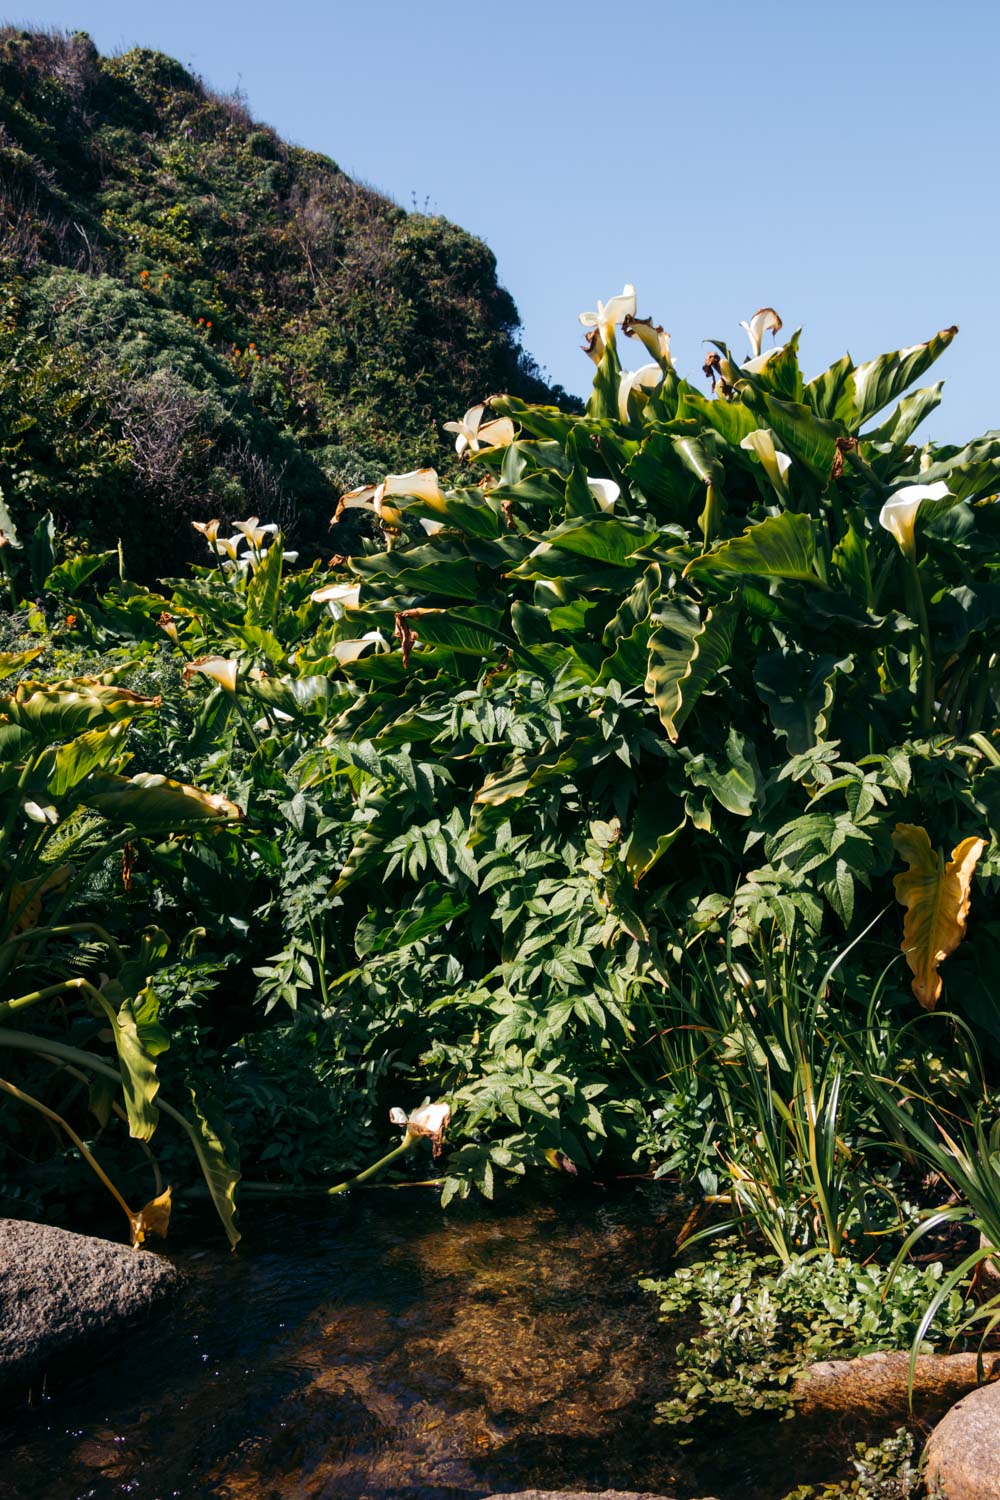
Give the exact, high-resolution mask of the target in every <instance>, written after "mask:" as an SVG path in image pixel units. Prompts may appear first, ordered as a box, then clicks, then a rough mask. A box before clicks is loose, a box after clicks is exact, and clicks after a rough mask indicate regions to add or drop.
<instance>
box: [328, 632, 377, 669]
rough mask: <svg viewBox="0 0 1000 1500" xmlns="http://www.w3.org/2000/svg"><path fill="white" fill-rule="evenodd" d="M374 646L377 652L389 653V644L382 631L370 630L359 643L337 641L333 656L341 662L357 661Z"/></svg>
mask: <svg viewBox="0 0 1000 1500" xmlns="http://www.w3.org/2000/svg"><path fill="white" fill-rule="evenodd" d="M371 645H374V646H375V649H376V651H388V649H389V642H388V641H387V640H386V638H385V636H384V635H383V634H382V632H381V630H369V631H368V632H367V633H366V634H365V635H363V636H362V637H361V639H360V640H358V641H337V642H336V643H335V645H334V647H333V654H334V656H335V657H336V658H337V660H338V661H339V662H349V661H357V659H358V657H359V656H361V655H362V654H363V653H364V652H365V651H367V650H368V647H369V646H371Z"/></svg>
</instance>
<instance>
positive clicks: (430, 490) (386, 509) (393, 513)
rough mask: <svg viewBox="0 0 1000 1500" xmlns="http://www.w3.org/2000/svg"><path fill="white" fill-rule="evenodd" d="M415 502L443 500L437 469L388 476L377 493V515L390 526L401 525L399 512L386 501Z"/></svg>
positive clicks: (413, 470)
mask: <svg viewBox="0 0 1000 1500" xmlns="http://www.w3.org/2000/svg"><path fill="white" fill-rule="evenodd" d="M397 495H398V496H401V497H402V496H406V497H407V498H408V499H413V500H439V501H440V500H443V499H444V496H443V495H442V493H441V487H440V485H439V484H438V477H437V470H436V469H411V470H410V471H409V473H408V474H387V475H386V476H385V478H384V479H383V481H382V483H381V484H380V485H379V486H378V488H377V489H376V491H375V498H374V502H373V503H374V506H375V514H376V515H377V516H378V518H379V520H381V521H384V522H385V523H386V525H388V526H397V525H398V524H399V511H398V510H397V509H396V507H395V506H394V505H387V504H386V501H387V500H390V499H392V498H393V497H395V496H397Z"/></svg>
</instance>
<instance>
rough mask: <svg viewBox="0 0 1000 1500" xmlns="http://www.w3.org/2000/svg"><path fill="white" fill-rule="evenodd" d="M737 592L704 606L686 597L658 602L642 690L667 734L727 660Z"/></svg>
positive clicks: (674, 734)
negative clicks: (705, 607)
mask: <svg viewBox="0 0 1000 1500" xmlns="http://www.w3.org/2000/svg"><path fill="white" fill-rule="evenodd" d="M739 612H740V607H739V600H738V598H736V597H735V596H734V597H733V598H731V599H725V600H723V601H722V602H721V603H720V604H717V605H715V606H713V607H712V608H711V609H709V610H706V611H705V613H704V616H702V613H701V611H700V610H699V609H698V607H697V605H695V604H694V603H692V602H691V601H690V600H687V599H674V600H671V601H670V602H669V603H666V604H661V605H660V607H659V608H658V609H657V612H656V617H655V620H656V628H655V630H654V631H653V634H652V635H651V636H650V639H649V665H648V669H647V673H646V692H647V693H648V694H649V696H650V698H651V699H652V700H653V703H654V705H655V707H656V711H657V713H658V714H659V716H660V722H661V724H662V725H663V727H664V729H665V730H666V731H667V734H668V735H669V737H670V739H672V740H674V741H676V740H677V738H678V736H679V734H680V729H681V725H682V724H683V723H684V720H685V719H686V718H687V717H688V715H689V714H690V712H691V710H692V709H693V708H694V705H695V704H696V703H697V701H698V699H699V697H700V696H701V694H702V693H703V692H704V691H705V689H706V688H707V687H708V686H709V685H710V683H711V682H712V680H713V678H714V677H715V676H716V674H717V673H718V672H719V671H720V669H721V668H722V667H724V666H725V664H726V662H727V661H728V660H729V656H730V653H731V651H732V646H733V635H734V632H735V630H736V622H737V620H738V618H739Z"/></svg>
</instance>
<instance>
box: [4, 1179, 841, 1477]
mask: <svg viewBox="0 0 1000 1500" xmlns="http://www.w3.org/2000/svg"><path fill="white" fill-rule="evenodd" d="M679 1215H680V1217H681V1218H682V1217H683V1210H679ZM677 1221H678V1213H677V1212H675V1207H674V1203H673V1200H672V1199H671V1197H670V1194H669V1191H668V1190H667V1189H665V1188H662V1187H658V1186H656V1185H646V1186H643V1187H642V1188H638V1189H634V1190H631V1191H629V1192H627V1193H621V1194H615V1195H607V1194H598V1193H597V1192H596V1191H587V1190H585V1189H579V1190H576V1191H574V1194H573V1197H572V1198H570V1199H568V1200H567V1199H566V1198H564V1197H559V1198H556V1197H553V1198H550V1199H547V1200H544V1201H533V1202H531V1203H527V1202H525V1201H524V1200H523V1199H513V1200H508V1201H507V1202H506V1203H505V1204H503V1205H500V1206H498V1207H494V1208H488V1209H485V1208H481V1207H470V1206H460V1207H458V1208H457V1209H456V1208H455V1207H454V1206H453V1207H452V1208H450V1209H449V1210H448V1211H447V1212H445V1213H442V1212H441V1210H440V1208H439V1207H438V1205H437V1203H436V1201H432V1200H431V1199H430V1198H429V1197H418V1196H417V1192H416V1191H415V1192H413V1193H368V1194H357V1195H355V1197H354V1198H353V1199H352V1200H351V1201H349V1202H345V1201H344V1200H343V1199H341V1200H338V1201H337V1203H336V1204H334V1205H323V1206H322V1208H321V1209H319V1210H317V1209H316V1208H315V1207H310V1208H309V1209H307V1210H301V1209H297V1210H296V1211H295V1212H294V1213H293V1212H289V1211H287V1210H277V1211H275V1210H273V1209H267V1210H260V1209H257V1210H256V1211H253V1210H252V1211H251V1212H250V1214H248V1215H247V1221H246V1222H245V1224H244V1228H245V1231H246V1238H245V1240H244V1243H243V1244H242V1245H241V1246H240V1250H239V1252H238V1253H237V1255H235V1256H230V1255H228V1254H227V1253H226V1252H225V1251H224V1250H223V1249H216V1248H212V1249H210V1250H208V1251H206V1250H205V1248H204V1247H205V1245H206V1244H209V1245H212V1244H213V1243H214V1242H213V1241H212V1240H211V1239H210V1238H209V1237H210V1236H211V1233H212V1230H211V1225H210V1223H209V1222H208V1221H206V1222H205V1224H204V1225H189V1227H188V1231H187V1240H188V1243H189V1244H190V1245H191V1246H192V1248H191V1249H188V1250H183V1249H182V1250H181V1251H180V1252H179V1253H178V1252H176V1251H175V1252H174V1253H175V1258H176V1259H177V1260H178V1262H179V1263H180V1264H181V1265H182V1266H183V1268H184V1269H185V1271H186V1272H187V1275H188V1282H187V1286H186V1290H185V1293H184V1295H183V1297H182V1299H181V1300H180V1303H179V1304H178V1306H177V1308H176V1310H175V1312H174V1314H173V1316H172V1317H170V1318H168V1319H167V1320H166V1321H165V1323H162V1324H161V1325H159V1326H158V1327H157V1328H155V1329H154V1330H153V1331H141V1332H139V1333H137V1334H135V1335H133V1336H132V1338H131V1340H130V1342H129V1343H128V1344H127V1346H126V1347H125V1348H124V1349H123V1350H122V1351H121V1352H120V1354H119V1355H118V1357H117V1358H116V1359H112V1360H109V1361H107V1362H106V1363H105V1364H104V1365H103V1366H102V1367H101V1368H100V1370H99V1371H98V1372H96V1374H92V1375H90V1376H88V1377H86V1378H81V1379H80V1380H79V1381H77V1382H71V1383H68V1384H65V1385H64V1386H63V1387H62V1388H61V1389H60V1390H59V1391H58V1392H57V1393H55V1395H54V1396H53V1397H52V1398H50V1399H49V1400H48V1401H47V1402H46V1403H45V1404H43V1405H42V1406H41V1407H38V1408H35V1409H34V1410H32V1411H27V1412H23V1413H21V1414H20V1416H19V1417H18V1418H17V1420H16V1422H15V1424H14V1428H13V1431H11V1432H9V1433H7V1434H5V1435H4V1451H5V1462H4V1465H3V1468H2V1470H0V1496H2V1497H3V1500H84V1497H87V1500H89V1497H93V1500H110V1497H112V1496H124V1495H131V1496H137V1497H140V1500H200V1497H202V1496H217V1497H220V1500H446V1497H447V1500H474V1497H479V1496H483V1495H487V1494H490V1493H492V1492H493V1491H494V1490H500V1491H502V1490H517V1489H523V1488H529V1487H532V1486H539V1487H542V1488H551V1489H560V1488H567V1489H568V1488H577V1487H579V1488H582V1489H590V1490H600V1489H603V1488H606V1487H608V1488H610V1487H616V1488H620V1489H636V1490H651V1491H655V1492H658V1493H661V1494H666V1495H675V1496H676V1497H677V1500H689V1497H692V1496H696V1495H703V1494H704V1495H708V1494H711V1495H716V1496H718V1497H719V1500H730V1497H732V1500H735V1497H736V1496H739V1497H740V1500H755V1497H757V1500H776V1497H778V1496H779V1495H780V1494H782V1493H783V1492H784V1489H785V1488H789V1489H790V1488H791V1487H792V1485H793V1484H794V1483H796V1482H800V1481H801V1480H803V1479H806V1478H824V1477H830V1476H831V1466H830V1461H829V1455H828V1454H827V1455H826V1456H825V1457H824V1455H823V1454H819V1455H818V1456H817V1455H816V1454H815V1453H813V1452H811V1450H810V1452H811V1456H810V1455H807V1454H806V1451H805V1447H806V1446H808V1445H805V1446H804V1445H803V1443H802V1442H801V1440H800V1439H798V1438H797V1439H796V1440H795V1441H792V1440H791V1424H774V1423H773V1422H770V1421H769V1422H768V1423H767V1424H766V1426H763V1427H762V1425H761V1424H759V1423H758V1424H756V1425H754V1424H742V1426H740V1427H739V1430H738V1431H735V1432H734V1431H729V1432H728V1433H726V1434H725V1435H722V1434H720V1433H719V1432H718V1431H716V1432H714V1433H713V1432H710V1431H708V1430H706V1431H705V1432H704V1433H702V1434H699V1440H698V1442H697V1443H696V1444H693V1445H689V1446H684V1445H681V1444H679V1443H678V1441H677V1439H676V1437H675V1435H674V1434H672V1433H671V1432H670V1430H669V1429H665V1428H662V1427H657V1426H655V1425H654V1424H653V1422H652V1416H653V1413H654V1409H655V1405H656V1402H657V1400H658V1399H661V1398H662V1396H663V1395H664V1394H665V1393H666V1375H667V1365H668V1360H669V1353H670V1350H671V1348H672V1346H673V1344H674V1343H675V1342H676V1336H673V1337H671V1336H669V1335H668V1334H667V1332H666V1331H665V1330H664V1329H662V1328H660V1327H659V1326H658V1324H657V1322H656V1307H655V1303H653V1301H652V1299H650V1298H649V1297H646V1296H643V1295H642V1294H641V1293H639V1292H638V1291H637V1289H636V1286H635V1278H636V1276H637V1275H638V1274H639V1273H641V1272H650V1271H662V1270H665V1269H666V1266H667V1264H668V1260H667V1257H668V1255H669V1250H670V1246H671V1245H672V1242H673V1233H674V1232H675V1229H676V1223H677ZM195 1246H197V1247H199V1248H198V1249H194V1248H193V1247H195ZM860 1435H862V1434H860V1433H854V1432H852V1433H850V1434H841V1435H832V1434H829V1433H827V1434H825V1440H826V1442H827V1444H829V1443H834V1445H836V1444H837V1443H839V1444H840V1446H841V1449H842V1450H844V1449H845V1448H846V1447H847V1446H849V1441H850V1439H853V1437H855V1436H860ZM782 1452H784V1453H785V1454H787V1462H784V1461H782V1458H781V1455H782ZM776 1462H778V1463H779V1464H780V1467H781V1468H784V1469H786V1470H787V1475H788V1481H787V1485H785V1484H784V1481H783V1480H782V1482H781V1485H780V1486H776V1479H775V1474H776V1469H775V1464H776ZM817 1465H818V1471H817Z"/></svg>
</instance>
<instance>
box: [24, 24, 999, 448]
mask: <svg viewBox="0 0 1000 1500" xmlns="http://www.w3.org/2000/svg"><path fill="white" fill-rule="evenodd" d="M28 3H29V4H30V3H31V0H28ZM10 19H12V20H16V21H17V22H19V23H24V24H31V23H35V24H42V25H51V26H61V27H67V28H69V29H81V30H86V31H89V32H90V34H91V35H92V36H93V38H94V40H95V42H96V43H97V45H98V46H99V47H100V48H101V50H102V51H105V52H107V51H115V50H118V49H121V48H124V47H128V46H131V45H134V44H141V45H143V46H150V47H156V48H159V49H160V50H162V51H165V52H169V53H171V54H172V55H174V56H176V57H178V58H179V59H180V60H181V61H182V62H184V63H186V64H188V65H189V66H191V67H192V68H194V69H195V70H196V71H197V72H199V73H201V74H202V75H203V77H204V78H205V79H206V80H207V81H208V82H209V83H211V84H212V85H213V86H214V87H215V88H218V89H222V90H230V89H234V88H239V89H241V90H242V91H243V92H244V93H245V94H246V96H247V99H248V102H249V105H250V107H251V109H252V111H253V113H254V114H255V115H256V116H257V117H258V118H259V119H262V120H265V121H267V122H268V123H269V124H271V125H273V126H274V127H275V128H276V129H277V130H278V131H279V132H280V133H281V134H282V135H284V136H286V137H288V138H290V139H292V140H295V141H298V142H299V143H301V144H303V145H307V146H310V147H312V148H313V149H315V150H320V151H324V152H326V153H327V154H328V155H329V156H332V157H333V158H334V160H336V161H337V162H339V163H340V165H341V166H342V167H344V169H345V170H347V171H349V172H350V173H351V174H352V175H354V176H357V177H359V178H361V179H363V180H364V181H366V182H369V183H371V184H372V185H374V186H376V187H378V188H380V189H382V190H383V191H384V192H387V193H389V194H390V195H391V196H392V197H394V198H395V199H397V200H398V201H399V202H400V203H402V204H403V205H404V207H411V206H413V204H414V201H415V202H416V205H417V206H418V207H419V208H421V209H424V208H426V209H427V211H429V212H432V213H435V212H436V213H443V214H446V215H447V216H448V217H449V218H451V219H454V220H455V221H456V222H458V223H460V224H462V225H464V226H465V227H466V228H468V229H470V230H472V231H473V232H475V233H476V234H479V235H482V237H483V238H484V239H486V240H487V241H488V243H489V244H490V245H491V247H492V248H493V250H494V251H495V253H496V256H497V260H498V263H499V272H500V277H501V279H502V280H503V282H504V283H505V284H506V285H507V286H508V287H509V288H510V290H511V292H512V293H513V294H514V297H515V299H516V301H517V304H518V307H519V308H520V311H521V315H522V318H523V321H524V342H525V345H526V346H527V348H528V349H530V350H531V352H532V353H533V354H534V355H535V356H536V358H538V360H539V361H540V362H541V363H542V364H543V365H544V366H545V367H546V368H547V370H548V371H549V372H550V374H551V375H552V376H553V377H554V378H556V379H558V380H560V381H562V382H563V383H564V384H565V385H566V386H567V387H569V388H570V389H573V390H578V391H583V390H584V389H585V388H586V387H587V386H588V384H589V372H590V370H591V366H590V364H589V362H588V361H587V360H586V358H585V356H584V355H583V354H582V353H580V350H579V343H580V338H579V332H580V330H579V326H578V324H577V321H576V315H577V313H578V312H580V311H581V310H583V309H585V308H591V307H593V306H594V305H595V300H596V298H597V297H602V298H604V299H605V300H606V299H607V298H608V297H609V296H611V295H612V294H613V293H615V292H618V291H620V290H621V287H622V284H623V283H624V282H625V281H633V282H634V283H635V284H636V287H637V289H638V293H639V312H640V314H642V315H645V314H650V313H651V314H653V315H654V316H655V318H656V320H657V321H659V322H662V323H663V324H664V325H665V326H666V328H667V329H668V330H669V331H670V332H671V334H672V335H673V348H674V357H675V360H676V362H677V364H678V365H679V367H680V368H681V369H682V371H683V372H684V373H685V374H687V375H688V376H689V377H691V378H694V379H700V378H701V377H700V374H699V373H698V372H699V369H700V366H701V363H702V359H703V357H704V346H703V343H702V340H704V339H705V338H707V337H721V338H726V339H729V340H730V341H731V342H732V344H733V347H734V349H742V348H743V347H744V346H743V343H742V338H743V336H742V333H741V331H740V329H739V326H738V325H739V321H740V319H741V318H747V317H749V315H750V314H751V313H752V312H753V311H754V310H755V309H756V308H757V307H759V306H761V305H762V304H769V305H772V306H774V307H776V308H777V309H778V311H779V313H780V314H781V316H782V317H783V319H784V320H785V326H786V329H791V328H793V327H796V326H798V325H799V324H801V325H803V327H804V333H803V339H802V352H803V361H804V364H805V366H806V368H807V371H808V372H809V373H815V371H817V370H819V369H821V368H823V367H824V366H825V365H826V364H828V363H830V362H831V361H832V360H833V359H835V358H836V357H838V356H839V355H840V354H841V353H842V352H843V350H844V349H845V348H848V349H850V351H851V353H852V354H853V355H854V356H855V358H856V359H859V360H860V359H862V358H868V357H871V356H872V355H874V354H876V353H881V352H882V351H883V350H887V349H891V348H897V347H900V346H905V345H909V344H914V343H918V342H920V341H921V340H923V339H925V338H927V337H929V336H930V335H931V334H932V333H934V332H936V331H937V330H938V329H940V328H943V327H946V326H948V325H949V324H951V323H958V324H959V325H960V327H961V330H962V331H961V335H960V337H959V338H958V339H957V340H956V341H955V343H954V344H953V346H952V347H951V349H949V351H948V352H947V353H946V354H945V356H944V357H943V359H942V360H941V361H940V362H939V365H938V367H937V371H936V373H935V375H934V376H933V377H932V376H928V377H927V378H928V380H930V379H931V378H939V377H940V376H944V377H946V378H947V386H946V390H945V399H944V403H943V405H942V406H941V407H940V408H939V410H938V412H937V413H935V414H934V415H933V416H932V417H931V418H930V419H929V422H928V423H927V427H926V429H925V430H926V433H927V435H929V436H930V437H933V438H937V439H939V440H941V441H947V442H958V441H964V440H965V439H967V438H969V437H972V436H975V435H977V434H978V433H979V432H981V431H982V430H984V429H986V428H989V427H1000V394H998V392H997V381H996V379H995V378H994V377H993V376H992V375H991V373H990V371H991V367H992V359H993V357H994V351H995V350H996V348H997V347H998V345H1000V278H998V267H997V241H998V230H1000V195H998V193H997V187H996V184H997V167H998V149H997V148H998V145H1000V125H998V121H1000V111H998V110H997V108H996V89H997V85H996V81H995V73H996V59H997V57H998V56H1000V7H997V6H996V5H995V4H990V3H986V0H950V3H949V4H947V5H944V6H942V5H941V4H940V0H934V3H931V0H867V3H865V4H862V3H860V0H840V3H838V4H836V5H833V4H831V5H823V4H820V3H818V0H811V3H810V0H795V3H793V0H755V3H753V4H747V3H745V0H713V3H711V4H697V3H692V0H646V3H645V4H642V5H638V6H632V5H629V6H624V5H619V6H613V5H609V4H607V3H603V4H598V3H596V0H573V3H566V0H534V3H528V0H507V3H506V4H504V5H495V6H490V7H485V6H484V7H481V8H476V7H474V6H471V5H469V4H456V3H452V0H422V3H420V0H352V3H345V0H327V3H325V4H321V3H317V0H313V3H310V0H283V3H282V4H280V5H278V4H275V3H274V0H268V3H266V4H264V3H250V0H243V3H240V4H236V3H232V0H202V3H200V4H196V3H194V0H172V3H171V4H169V5H165V6H151V7H148V8H143V7H141V6H136V5H135V4H128V5H126V4H123V3H120V0H72V3H62V0H59V3H55V0H52V3H44V4H43V3H41V0H35V8H34V9H32V10H29V11H28V12H27V13H25V12H24V11H21V12H19V13H15V14H13V15H11V17H10ZM633 363H641V359H638V358H637V359H636V360H635V361H633ZM443 415H444V414H443ZM449 415H450V414H449Z"/></svg>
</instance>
